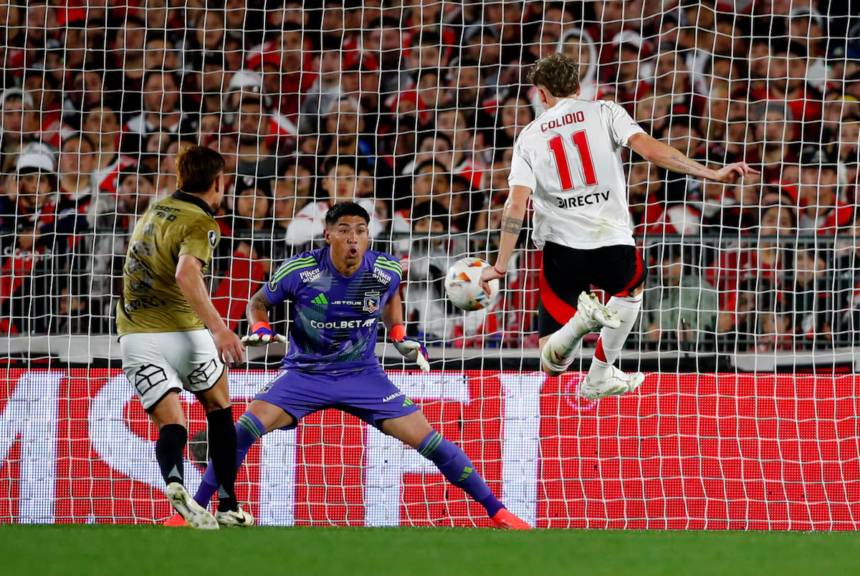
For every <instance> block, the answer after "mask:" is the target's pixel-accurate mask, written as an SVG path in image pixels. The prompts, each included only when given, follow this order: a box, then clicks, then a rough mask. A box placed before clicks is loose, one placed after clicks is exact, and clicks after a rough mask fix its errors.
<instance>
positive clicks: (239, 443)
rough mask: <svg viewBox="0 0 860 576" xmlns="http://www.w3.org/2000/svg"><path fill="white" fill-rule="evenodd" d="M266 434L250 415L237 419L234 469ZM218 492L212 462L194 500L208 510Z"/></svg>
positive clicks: (263, 428) (248, 413)
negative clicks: (213, 496) (210, 502)
mask: <svg viewBox="0 0 860 576" xmlns="http://www.w3.org/2000/svg"><path fill="white" fill-rule="evenodd" d="M265 433H266V428H265V426H263V423H262V422H260V420H259V419H258V418H257V417H256V416H254V415H253V414H251V413H250V412H245V413H244V414H242V415H241V416H240V417H239V421H238V422H236V469H237V470H238V469H239V468H240V467H241V466H242V462H243V461H244V460H245V456H246V455H247V454H248V450H250V449H251V446H253V445H254V442H256V441H257V440H259V439H260V437H261V436H262V435H263V434H265ZM216 490H218V480H216V479H215V467H214V466H212V461H211V460H210V461H209V465H208V466H207V467H206V473H205V474H204V475H203V480H202V481H201V482H200V487H199V488H197V493H195V494H194V500H195V501H196V502H197V503H198V504H200V505H201V506H203V507H204V508H209V501H210V500H211V499H212V495H213V494H215V491H216Z"/></svg>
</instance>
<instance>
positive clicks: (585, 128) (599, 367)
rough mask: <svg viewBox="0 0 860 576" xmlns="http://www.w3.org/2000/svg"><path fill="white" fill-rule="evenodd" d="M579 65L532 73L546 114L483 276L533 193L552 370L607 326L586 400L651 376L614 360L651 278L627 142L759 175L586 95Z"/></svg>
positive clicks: (644, 150) (690, 170)
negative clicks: (604, 298)
mask: <svg viewBox="0 0 860 576" xmlns="http://www.w3.org/2000/svg"><path fill="white" fill-rule="evenodd" d="M577 71H578V67H577V64H576V61H574V60H572V59H571V58H569V57H567V56H564V55H562V54H553V55H551V56H548V57H546V58H544V59H543V60H541V61H539V62H538V63H537V64H535V66H534V68H533V69H532V71H531V81H532V82H533V83H534V85H535V86H536V87H537V89H538V92H539V94H540V99H541V103H542V104H543V106H544V108H545V109H546V112H544V113H543V114H542V115H541V116H540V117H539V118H537V119H536V120H535V121H534V122H532V123H531V124H529V125H528V126H526V128H525V129H523V131H522V133H521V134H520V135H519V137H518V138H517V141H516V143H515V144H514V154H513V161H512V163H511V174H510V176H509V178H508V184H509V185H510V187H511V191H510V194H509V196H508V200H507V202H506V203H505V209H504V214H503V216H502V238H501V243H500V246H499V254H498V257H497V259H496V265H495V266H494V267H492V268H490V267H487V268H485V269H484V273H483V275H482V281H483V282H484V283H486V282H489V281H490V280H492V279H494V278H502V277H503V276H504V274H505V272H506V270H507V266H508V261H509V260H510V258H511V255H512V253H513V250H514V247H515V245H516V242H517V238H518V237H519V234H520V230H521V228H522V223H523V217H524V216H525V212H526V206H527V204H528V200H529V197H530V196H531V199H532V203H533V205H534V230H533V233H532V238H533V240H534V243H535V245H536V246H537V247H538V248H542V249H543V264H542V266H541V278H540V283H541V286H540V308H539V312H538V314H539V315H538V331H539V334H540V346H541V360H542V362H541V364H542V368H543V371H544V372H546V373H547V374H549V375H550V376H558V375H559V374H561V373H563V372H564V371H565V370H567V368H568V366H570V364H571V363H572V362H573V356H574V354H575V352H576V349H577V347H578V345H579V343H580V341H581V340H582V338H583V337H584V336H585V335H586V334H588V333H589V332H596V331H597V330H600V339H599V340H598V343H597V350H596V351H595V355H594V360H593V361H592V363H591V367H590V368H589V371H588V375H587V376H586V378H585V381H584V382H583V383H582V385H581V387H580V391H581V393H582V395H583V396H585V397H586V398H590V399H594V398H602V397H604V396H615V395H620V394H624V393H626V392H631V391H633V390H635V389H636V388H637V387H638V386H639V385H640V384H641V383H642V381H643V380H644V379H645V377H644V376H643V375H642V374H641V373H636V374H633V375H627V374H624V373H623V372H622V371H621V370H619V369H618V368H616V367H615V366H614V365H613V363H614V362H615V360H616V359H617V358H618V354H619V352H620V351H621V347H622V346H623V345H624V341H625V340H626V339H627V336H628V335H629V334H630V331H631V330H632V329H633V323H634V322H635V321H636V317H637V316H638V314H639V309H640V307H641V305H642V296H641V294H642V287H643V285H644V284H643V283H644V281H645V277H646V276H647V268H646V266H645V264H644V263H643V261H642V257H641V255H640V254H639V252H638V251H637V250H636V243H635V241H634V240H633V232H632V228H631V226H630V211H629V208H628V205H627V186H626V185H625V182H626V180H625V177H624V166H623V164H622V162H621V148H622V147H623V146H627V147H629V148H632V149H633V150H634V151H635V152H637V153H638V154H639V155H640V156H642V157H643V158H645V159H646V160H648V161H649V162H652V163H654V164H656V165H657V166H660V167H662V168H666V169H668V170H672V171H673V172H678V173H681V174H689V175H691V176H696V177H699V178H704V179H706V180H713V181H715V182H724V183H729V182H732V181H734V180H735V179H736V178H737V177H738V176H741V177H743V176H745V175H747V174H758V172H756V171H755V170H752V169H751V168H750V167H749V166H747V165H746V164H745V163H743V162H739V163H736V164H729V165H728V166H725V167H723V168H722V169H720V170H711V169H709V168H706V167H705V166H702V165H701V164H699V163H698V162H695V161H694V160H691V159H689V158H687V157H686V156H684V155H683V154H681V153H680V152H678V151H677V150H675V149H674V148H672V147H671V146H668V145H666V144H663V143H661V142H659V141H657V140H655V139H654V138H652V137H650V136H648V135H647V134H646V133H645V132H644V131H643V130H642V128H640V127H639V125H638V124H636V122H635V121H634V120H633V118H631V117H630V115H629V114H628V113H627V112H626V111H625V110H624V108H622V107H621V106H619V105H618V104H616V103H615V102H609V101H596V102H592V101H584V100H577V99H576V97H577V96H578V94H579V78H578V73H577ZM592 285H594V286H597V287H598V288H600V289H601V290H603V291H604V292H606V293H607V294H609V295H611V298H610V300H609V302H608V304H607V305H606V306H604V305H603V304H601V303H600V302H599V301H598V300H597V298H596V297H595V296H594V295H593V294H590V293H589V288H590V286H592ZM485 288H486V286H485Z"/></svg>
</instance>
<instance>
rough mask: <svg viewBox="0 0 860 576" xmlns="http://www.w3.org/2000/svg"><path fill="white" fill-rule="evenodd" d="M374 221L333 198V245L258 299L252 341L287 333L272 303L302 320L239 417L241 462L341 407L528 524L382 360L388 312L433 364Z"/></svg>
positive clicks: (202, 496)
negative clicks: (267, 441)
mask: <svg viewBox="0 0 860 576" xmlns="http://www.w3.org/2000/svg"><path fill="white" fill-rule="evenodd" d="M369 222H370V216H369V215H368V213H367V211H366V210H365V209H364V208H362V207H361V206H359V205H358V204H355V203H353V202H343V203H340V204H336V205H335V206H333V207H332V208H331V209H330V210H329V211H328V213H327V214H326V231H325V237H326V241H327V242H328V244H329V246H327V247H326V248H323V249H321V250H313V251H311V252H305V253H303V254H301V255H299V256H296V257H295V258H291V259H289V260H287V261H286V262H284V264H283V265H281V267H280V268H279V269H278V270H277V272H275V274H274V275H273V276H272V280H271V282H269V284H268V285H267V286H265V287H264V288H263V289H262V290H260V291H259V292H257V293H256V294H255V295H254V296H253V297H252V298H251V301H250V302H249V304H248V308H247V317H248V322H249V324H250V325H251V334H250V335H249V336H246V337H245V338H244V339H243V342H245V344H246V345H249V346H254V345H265V344H268V343H270V342H275V341H280V342H283V341H284V337H283V336H280V335H278V334H275V333H274V332H273V331H272V329H271V327H270V326H269V322H268V320H269V310H270V309H271V308H273V307H274V306H277V305H279V304H281V303H283V302H284V301H286V300H289V301H290V302H291V303H292V304H291V306H292V314H291V317H292V318H294V319H295V327H294V328H293V330H292V331H291V332H290V337H289V340H290V342H289V351H288V352H287V355H286V357H285V358H284V361H283V364H282V371H281V373H280V375H278V377H276V378H275V379H274V380H273V381H272V382H270V383H269V384H268V385H267V386H266V387H265V388H263V390H262V391H261V392H260V393H259V394H257V396H256V397H255V398H254V400H253V401H252V402H251V404H250V405H249V406H248V410H247V411H246V412H245V413H244V414H243V415H242V416H241V418H239V422H238V424H237V425H236V433H237V436H238V439H239V441H238V451H237V452H238V453H237V461H238V462H239V463H241V462H242V461H243V460H244V459H245V455H246V454H247V453H248V450H249V449H250V448H251V446H252V445H253V444H254V442H256V441H257V440H258V439H259V438H260V437H261V436H263V435H264V434H266V433H267V432H271V431H272V430H278V429H281V428H287V429H289V428H294V427H295V426H296V425H297V424H298V422H299V420H301V419H302V418H303V417H305V416H307V415H308V414H311V413H313V412H317V411H319V410H323V409H325V408H338V409H340V410H343V411H345V412H347V413H349V414H353V415H355V416H357V417H359V418H361V419H362V420H364V421H365V422H367V423H368V424H370V425H372V426H375V427H376V428H378V429H379V430H380V431H382V432H383V433H385V434H388V435H390V436H394V437H395V438H398V439H399V440H402V441H403V442H405V443H407V444H409V445H410V446H412V447H413V448H415V449H416V450H418V451H419V452H420V453H421V455H422V456H424V457H425V458H427V459H429V460H431V461H432V462H433V463H434V464H436V466H437V467H438V468H439V471H440V472H442V474H444V475H445V477H446V478H447V479H448V480H449V481H450V482H451V483H452V484H453V485H454V486H457V487H459V488H462V489H463V490H464V491H465V492H466V493H468V494H469V495H470V496H472V498H474V499H475V500H476V501H478V502H479V503H480V504H481V505H483V506H484V508H485V509H486V510H487V514H488V515H489V516H490V518H491V519H492V520H493V522H494V523H495V525H496V526H498V527H499V528H507V529H522V530H526V529H530V527H529V525H528V524H526V523H525V522H523V521H522V520H520V519H519V518H517V517H516V516H515V515H514V514H512V513H511V512H509V511H508V510H507V509H506V508H505V507H504V506H503V505H502V503H501V502H499V500H498V499H496V497H495V496H494V495H493V493H492V492H491V491H490V488H489V487H488V486H487V483H486V482H484V480H483V478H481V476H480V475H479V473H478V471H477V470H475V466H474V464H472V462H471V461H470V460H469V458H468V457H467V456H466V454H465V453H464V452H463V451H462V450H461V449H460V448H459V447H458V446H457V445H456V444H454V443H452V442H449V441H448V440H446V439H445V438H444V437H443V436H442V435H441V434H440V433H439V432H437V431H435V430H434V429H433V428H432V427H431V426H430V424H429V423H428V422H427V419H426V418H425V417H424V414H423V413H422V412H421V409H420V408H419V407H418V406H416V405H415V404H414V403H413V402H412V401H411V400H410V399H409V398H407V397H405V396H404V395H403V393H402V392H401V391H400V390H399V389H398V388H397V387H396V386H395V385H394V384H393V383H392V382H391V380H389V379H388V376H387V375H386V374H385V371H384V370H383V369H382V366H380V363H379V359H378V358H377V357H376V356H375V354H374V348H375V344H376V331H377V327H378V325H379V321H380V320H381V321H382V322H384V323H385V326H386V327H387V328H388V335H389V336H390V337H391V340H392V342H393V343H394V346H395V347H396V348H397V350H398V351H399V352H400V353H401V354H403V355H404V356H405V357H407V358H409V359H411V360H413V361H414V362H417V363H418V365H419V366H420V367H421V369H422V370H424V371H429V370H430V366H429V364H428V362H427V351H426V350H425V349H424V346H422V345H421V343H420V342H418V341H416V340H413V339H411V338H407V337H406V330H405V328H404V327H403V311H402V303H401V300H400V293H399V287H400V276H401V270H400V264H399V263H398V261H397V259H395V258H394V257H393V256H390V255H388V254H384V253H382V252H375V251H373V250H368V249H367V244H368V231H367V225H368V223H369ZM216 484H217V482H216V480H215V476H214V473H210V472H209V471H208V470H207V472H206V474H205V476H204V478H203V482H202V483H201V485H200V488H199V490H198V491H197V494H195V496H194V498H195V500H197V502H198V503H199V504H200V505H201V506H208V504H209V500H210V498H211V497H212V495H213V494H214V493H215V490H216Z"/></svg>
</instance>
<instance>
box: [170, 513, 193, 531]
mask: <svg viewBox="0 0 860 576" xmlns="http://www.w3.org/2000/svg"><path fill="white" fill-rule="evenodd" d="M164 526H172V527H173V528H185V527H187V526H188V524H187V523H186V522H185V518H183V517H182V514H174V515H173V516H171V517H170V518H168V519H167V520H165V521H164Z"/></svg>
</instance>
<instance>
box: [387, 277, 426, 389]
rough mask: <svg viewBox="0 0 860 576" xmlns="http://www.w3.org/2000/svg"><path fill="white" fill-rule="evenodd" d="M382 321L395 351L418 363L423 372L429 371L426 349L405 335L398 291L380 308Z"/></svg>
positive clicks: (401, 303) (401, 302) (401, 304)
mask: <svg viewBox="0 0 860 576" xmlns="http://www.w3.org/2000/svg"><path fill="white" fill-rule="evenodd" d="M382 322H383V323H384V324H385V327H386V328H388V336H389V338H391V343H392V344H394V347H395V348H397V351H398V352H400V353H401V354H402V355H403V356H405V357H406V358H409V359H410V360H412V361H413V362H415V363H416V364H418V367H419V368H421V370H423V371H424V372H429V371H430V362H428V361H427V349H426V348H425V347H424V345H423V344H422V343H421V342H419V341H418V340H416V339H415V338H407V337H406V328H405V327H404V326H403V301H402V299H401V298H400V294H399V293H395V294H394V295H393V296H392V297H391V298H389V299H388V302H386V303H385V306H384V307H383V308H382Z"/></svg>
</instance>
